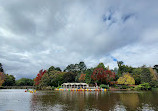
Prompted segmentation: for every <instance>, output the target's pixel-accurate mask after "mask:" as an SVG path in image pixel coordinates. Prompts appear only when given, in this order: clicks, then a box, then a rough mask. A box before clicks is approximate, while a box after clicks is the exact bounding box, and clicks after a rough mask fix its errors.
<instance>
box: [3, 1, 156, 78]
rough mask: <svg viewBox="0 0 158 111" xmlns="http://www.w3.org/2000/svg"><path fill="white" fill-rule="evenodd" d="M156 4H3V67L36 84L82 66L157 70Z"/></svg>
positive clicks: (45, 2) (44, 2) (104, 2)
mask: <svg viewBox="0 0 158 111" xmlns="http://www.w3.org/2000/svg"><path fill="white" fill-rule="evenodd" d="M157 4H158V1H157V0H139V1H138V0H98V1H97V0H0V63H2V64H3V68H4V70H5V72H6V73H9V74H13V75H14V76H15V77H16V78H17V79H18V78H21V77H28V78H34V77H35V76H36V74H37V73H38V71H39V70H40V69H47V68H49V67H50V66H52V65H54V66H58V67H61V68H62V69H64V68H65V67H66V66H67V65H69V64H71V63H78V62H80V61H84V62H85V63H86V65H87V66H88V67H94V66H96V65H97V64H98V63H99V62H103V63H104V64H105V65H109V66H110V68H114V67H116V66H117V62H116V61H117V60H118V61H124V63H125V64H128V65H131V66H133V67H137V66H142V65H143V64H146V65H147V66H153V65H155V64H158V6H157Z"/></svg>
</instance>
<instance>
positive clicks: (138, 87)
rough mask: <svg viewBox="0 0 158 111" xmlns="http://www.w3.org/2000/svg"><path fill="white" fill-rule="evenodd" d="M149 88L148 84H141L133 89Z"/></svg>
mask: <svg viewBox="0 0 158 111" xmlns="http://www.w3.org/2000/svg"><path fill="white" fill-rule="evenodd" d="M150 89H151V86H150V85H149V83H143V84H139V85H138V86H136V87H135V90H150Z"/></svg>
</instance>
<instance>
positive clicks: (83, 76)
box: [79, 74, 86, 82]
mask: <svg viewBox="0 0 158 111" xmlns="http://www.w3.org/2000/svg"><path fill="white" fill-rule="evenodd" d="M85 76H86V74H81V76H80V78H79V81H81V82H85Z"/></svg>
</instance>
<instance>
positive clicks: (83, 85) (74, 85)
mask: <svg viewBox="0 0 158 111" xmlns="http://www.w3.org/2000/svg"><path fill="white" fill-rule="evenodd" d="M61 86H62V88H88V87H89V85H88V84H87V83H63V84H62V85H61Z"/></svg>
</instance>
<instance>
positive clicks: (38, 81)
mask: <svg viewBox="0 0 158 111" xmlns="http://www.w3.org/2000/svg"><path fill="white" fill-rule="evenodd" d="M45 73H46V70H44V71H43V69H42V70H40V71H39V73H38V74H37V76H36V78H35V79H34V82H35V86H38V85H39V83H40V80H41V78H42V76H43V75H44V74H45Z"/></svg>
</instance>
